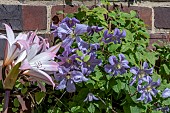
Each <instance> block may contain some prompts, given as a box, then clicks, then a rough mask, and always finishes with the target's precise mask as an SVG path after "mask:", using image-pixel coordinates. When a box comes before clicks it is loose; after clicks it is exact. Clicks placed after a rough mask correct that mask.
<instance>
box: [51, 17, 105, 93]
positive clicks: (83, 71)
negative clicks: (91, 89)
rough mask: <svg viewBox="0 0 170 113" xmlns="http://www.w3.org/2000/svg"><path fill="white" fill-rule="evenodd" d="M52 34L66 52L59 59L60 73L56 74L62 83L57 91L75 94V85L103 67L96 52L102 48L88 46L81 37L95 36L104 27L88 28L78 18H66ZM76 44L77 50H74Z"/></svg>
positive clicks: (57, 79) (97, 45)
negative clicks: (73, 46)
mask: <svg viewBox="0 0 170 113" xmlns="http://www.w3.org/2000/svg"><path fill="white" fill-rule="evenodd" d="M53 28H55V29H54V30H53V31H52V32H53V34H54V36H55V37H58V38H60V39H61V40H62V42H63V43H62V47H63V48H64V51H63V53H62V54H61V55H58V56H57V58H58V60H59V61H60V64H61V65H60V67H59V72H57V73H55V79H56V81H58V82H60V83H59V85H58V86H57V87H56V89H65V88H66V90H67V91H68V92H75V91H76V87H75V84H74V83H79V82H83V81H87V80H88V78H86V77H87V76H88V75H89V74H90V73H92V72H93V71H94V68H95V67H96V66H98V65H101V63H102V61H101V60H100V59H97V54H96V53H95V52H96V50H98V49H99V48H100V45H99V44H98V43H95V44H88V43H87V42H85V41H84V40H83V39H82V38H81V35H83V34H88V35H93V34H94V32H96V33H98V32H99V31H101V30H103V27H98V26H88V25H85V24H80V22H79V20H77V19H76V18H68V17H66V18H65V19H64V20H63V21H62V22H61V23H60V24H59V25H58V26H55V25H53ZM74 43H76V44H77V48H74V49H73V48H72V45H73V44H74Z"/></svg>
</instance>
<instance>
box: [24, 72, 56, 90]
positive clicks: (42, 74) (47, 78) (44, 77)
mask: <svg viewBox="0 0 170 113" xmlns="http://www.w3.org/2000/svg"><path fill="white" fill-rule="evenodd" d="M23 74H25V75H28V76H31V77H33V78H35V79H36V80H37V81H42V82H45V83H47V84H49V85H52V86H53V88H54V87H55V83H54V82H53V80H52V78H51V77H50V76H49V75H48V74H47V73H45V72H44V71H41V70H27V71H24V73H23Z"/></svg>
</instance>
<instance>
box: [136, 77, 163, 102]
mask: <svg viewBox="0 0 170 113" xmlns="http://www.w3.org/2000/svg"><path fill="white" fill-rule="evenodd" d="M145 82H147V84H146V85H145V86H143V85H142V83H143V81H140V83H139V85H138V87H137V90H138V92H139V93H141V96H140V98H138V99H137V100H139V101H143V100H144V102H145V103H148V102H151V101H152V96H151V95H153V96H156V94H157V93H158V90H156V89H155V88H156V87H158V86H159V85H160V79H158V80H157V82H153V81H152V78H151V77H150V76H148V78H147V79H146V80H145Z"/></svg>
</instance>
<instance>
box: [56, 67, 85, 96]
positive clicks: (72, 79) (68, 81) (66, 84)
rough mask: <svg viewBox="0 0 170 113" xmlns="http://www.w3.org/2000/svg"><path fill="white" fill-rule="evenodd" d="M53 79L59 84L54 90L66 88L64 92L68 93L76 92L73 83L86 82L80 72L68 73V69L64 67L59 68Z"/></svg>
mask: <svg viewBox="0 0 170 113" xmlns="http://www.w3.org/2000/svg"><path fill="white" fill-rule="evenodd" d="M54 77H55V79H56V80H57V81H59V82H60V83H59V85H58V86H57V87H56V89H65V88H66V91H67V92H70V93H71V92H75V91H76V87H75V84H74V83H80V82H83V81H87V80H88V79H87V78H86V77H85V76H84V75H83V74H82V73H81V72H80V71H75V70H73V71H70V69H69V68H65V67H64V66H61V67H60V68H59V73H57V74H55V75H54Z"/></svg>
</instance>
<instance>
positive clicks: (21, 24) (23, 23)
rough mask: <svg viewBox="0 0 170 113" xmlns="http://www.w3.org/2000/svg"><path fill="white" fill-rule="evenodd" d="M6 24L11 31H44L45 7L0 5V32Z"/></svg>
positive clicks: (45, 23) (45, 26)
mask: <svg viewBox="0 0 170 113" xmlns="http://www.w3.org/2000/svg"><path fill="white" fill-rule="evenodd" d="M2 23H6V24H8V25H10V26H11V27H12V29H13V30H17V31H23V30H24V31H25V30H36V29H38V30H45V29H46V28H47V9H46V7H45V6H27V5H23V6H21V5H0V30H4V26H3V24H2Z"/></svg>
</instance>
